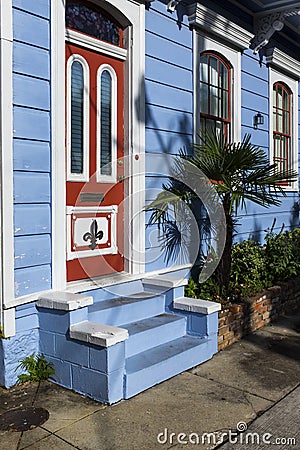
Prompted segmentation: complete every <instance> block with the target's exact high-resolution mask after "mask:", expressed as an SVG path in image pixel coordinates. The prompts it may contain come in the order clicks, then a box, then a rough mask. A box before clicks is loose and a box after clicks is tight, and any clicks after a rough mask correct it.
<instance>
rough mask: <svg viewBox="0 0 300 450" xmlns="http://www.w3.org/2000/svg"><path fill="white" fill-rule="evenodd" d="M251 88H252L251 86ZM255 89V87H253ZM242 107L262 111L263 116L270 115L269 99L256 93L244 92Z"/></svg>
mask: <svg viewBox="0 0 300 450" xmlns="http://www.w3.org/2000/svg"><path fill="white" fill-rule="evenodd" d="M249 88H250V86H249ZM253 88H254V89H255V85H254V86H253ZM242 106H245V107H247V108H251V107H252V108H253V107H255V109H256V110H257V111H260V112H261V113H263V114H268V113H269V98H268V97H263V96H262V95H259V94H257V93H256V91H255V92H251V91H246V90H245V89H243V90H242Z"/></svg>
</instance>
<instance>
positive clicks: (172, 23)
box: [146, 2, 193, 47]
mask: <svg viewBox="0 0 300 450" xmlns="http://www.w3.org/2000/svg"><path fill="white" fill-rule="evenodd" d="M156 3H157V2H156ZM164 7H165V6H164ZM146 30H148V31H151V32H152V33H154V34H157V35H160V36H162V37H165V38H166V39H168V40H170V41H172V42H176V43H177V44H180V45H184V46H186V47H192V39H193V35H192V33H191V32H190V30H189V28H188V27H187V26H185V25H183V26H182V27H181V29H179V28H178V24H177V20H176V17H175V16H174V15H171V14H169V13H168V15H167V16H166V15H162V14H161V12H158V11H155V10H153V8H151V10H150V11H146Z"/></svg>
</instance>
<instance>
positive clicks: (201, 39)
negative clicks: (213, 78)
mask: <svg viewBox="0 0 300 450" xmlns="http://www.w3.org/2000/svg"><path fill="white" fill-rule="evenodd" d="M204 51H212V52H217V53H219V54H220V55H221V56H223V57H224V58H225V59H226V60H227V61H228V62H229V63H230V64H231V66H232V70H231V140H232V141H234V142H239V141H240V140H241V104H242V102H241V52H240V51H239V50H235V49H232V48H230V47H228V46H227V45H225V44H223V43H221V42H218V41H217V40H216V39H215V38H212V37H208V36H206V35H205V34H204V33H201V32H198V31H195V30H194V92H195V95H194V140H195V141H197V139H198V134H199V130H200V75H199V67H200V55H201V53H202V52H204Z"/></svg>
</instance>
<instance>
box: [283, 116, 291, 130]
mask: <svg viewBox="0 0 300 450" xmlns="http://www.w3.org/2000/svg"><path fill="white" fill-rule="evenodd" d="M283 118H284V124H283V125H284V127H283V132H284V133H285V134H290V114H289V113H288V112H284V113H283Z"/></svg>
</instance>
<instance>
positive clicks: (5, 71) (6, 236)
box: [0, 0, 15, 337]
mask: <svg viewBox="0 0 300 450" xmlns="http://www.w3.org/2000/svg"><path fill="white" fill-rule="evenodd" d="M12 52H13V23H12V0H6V1H5V2H1V4H0V55H1V56H0V57H1V60H0V83H1V84H0V121H1V123H0V132H1V137H0V139H1V143H0V144H1V174H0V177H1V179H0V185H1V187H0V189H1V198H0V201H1V211H0V214H1V237H0V239H1V242H0V243H1V255H0V258H1V300H0V312H1V324H2V327H3V329H4V332H5V335H6V336H7V337H9V336H13V335H14V333H15V320H14V311H13V310H12V312H11V313H6V312H4V311H3V307H9V306H10V305H11V303H12V302H13V300H14V236H13V85H12Z"/></svg>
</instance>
